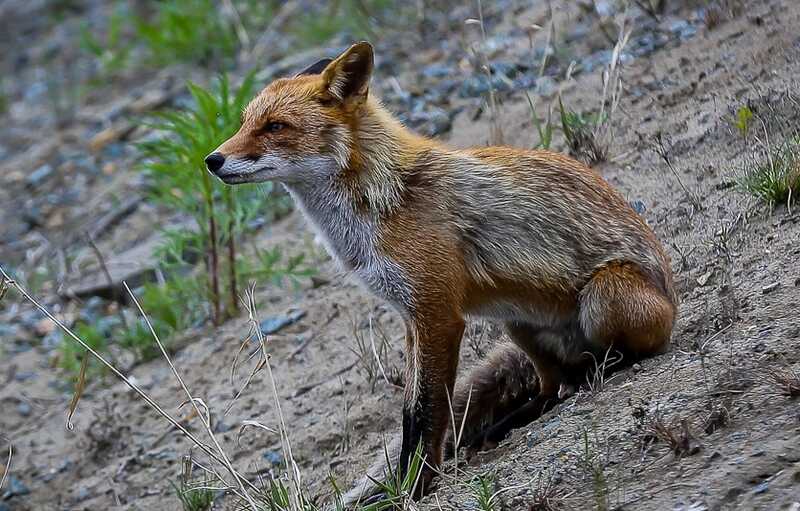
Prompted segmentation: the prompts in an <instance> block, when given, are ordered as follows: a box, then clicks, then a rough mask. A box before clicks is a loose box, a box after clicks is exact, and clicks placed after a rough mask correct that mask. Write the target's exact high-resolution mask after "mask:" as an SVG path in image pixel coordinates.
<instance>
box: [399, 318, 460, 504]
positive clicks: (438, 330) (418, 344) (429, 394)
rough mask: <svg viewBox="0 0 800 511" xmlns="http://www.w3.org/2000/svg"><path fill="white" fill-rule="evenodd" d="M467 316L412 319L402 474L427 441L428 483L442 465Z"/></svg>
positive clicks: (425, 476) (424, 449)
mask: <svg viewBox="0 0 800 511" xmlns="http://www.w3.org/2000/svg"><path fill="white" fill-rule="evenodd" d="M463 334H464V320H463V319H462V318H460V317H458V316H457V315H451V316H437V317H431V318H429V319H422V318H420V319H417V320H415V321H411V322H409V323H408V324H407V333H406V387H405V399H404V405H403V443H402V449H401V451H400V460H399V463H400V467H399V472H400V474H401V477H405V474H406V473H407V472H408V468H409V466H410V465H411V463H412V461H413V458H412V457H413V455H414V453H415V452H416V450H417V448H418V446H421V455H422V458H423V461H424V467H423V469H422V474H421V482H420V484H418V485H417V488H418V491H420V492H421V491H422V488H421V486H424V485H427V484H428V483H429V482H430V479H431V478H432V477H433V475H434V472H435V470H436V469H437V468H438V467H439V466H440V465H441V462H442V456H443V445H444V440H445V435H446V433H447V427H448V423H449V420H450V405H449V403H450V396H452V395H453V386H454V383H455V378H456V369H457V367H458V354H459V348H460V345H461V337H462V335H463Z"/></svg>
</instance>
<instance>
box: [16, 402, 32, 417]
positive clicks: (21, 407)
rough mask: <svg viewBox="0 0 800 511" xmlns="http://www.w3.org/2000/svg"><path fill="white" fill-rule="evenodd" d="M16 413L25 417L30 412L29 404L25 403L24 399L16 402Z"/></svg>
mask: <svg viewBox="0 0 800 511" xmlns="http://www.w3.org/2000/svg"><path fill="white" fill-rule="evenodd" d="M17 413H18V414H20V415H22V416H23V417H27V416H29V415H30V414H31V405H29V404H28V403H26V402H25V401H20V402H19V403H17Z"/></svg>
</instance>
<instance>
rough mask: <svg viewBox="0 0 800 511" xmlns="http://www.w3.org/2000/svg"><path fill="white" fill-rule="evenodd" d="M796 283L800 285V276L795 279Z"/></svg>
mask: <svg viewBox="0 0 800 511" xmlns="http://www.w3.org/2000/svg"><path fill="white" fill-rule="evenodd" d="M794 285H795V287H797V286H800V277H797V278H796V279H794Z"/></svg>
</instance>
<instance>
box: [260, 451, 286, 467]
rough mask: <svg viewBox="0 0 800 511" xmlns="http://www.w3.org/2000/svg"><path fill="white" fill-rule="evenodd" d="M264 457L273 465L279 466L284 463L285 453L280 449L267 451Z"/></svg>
mask: <svg viewBox="0 0 800 511" xmlns="http://www.w3.org/2000/svg"><path fill="white" fill-rule="evenodd" d="M263 457H264V459H265V460H267V461H269V462H270V463H272V466H274V467H277V466H280V464H281V463H283V455H282V454H281V453H280V452H278V451H273V450H270V451H266V452H265V453H264V455H263Z"/></svg>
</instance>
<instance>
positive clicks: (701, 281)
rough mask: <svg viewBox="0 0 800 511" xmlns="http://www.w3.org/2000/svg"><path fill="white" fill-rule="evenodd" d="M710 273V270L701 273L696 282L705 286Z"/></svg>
mask: <svg viewBox="0 0 800 511" xmlns="http://www.w3.org/2000/svg"><path fill="white" fill-rule="evenodd" d="M711 275H712V272H710V271H707V272H705V273H704V274H702V275H700V276H699V277H697V283H698V284H699V285H700V286H705V285H706V284H708V279H710V278H711Z"/></svg>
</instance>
